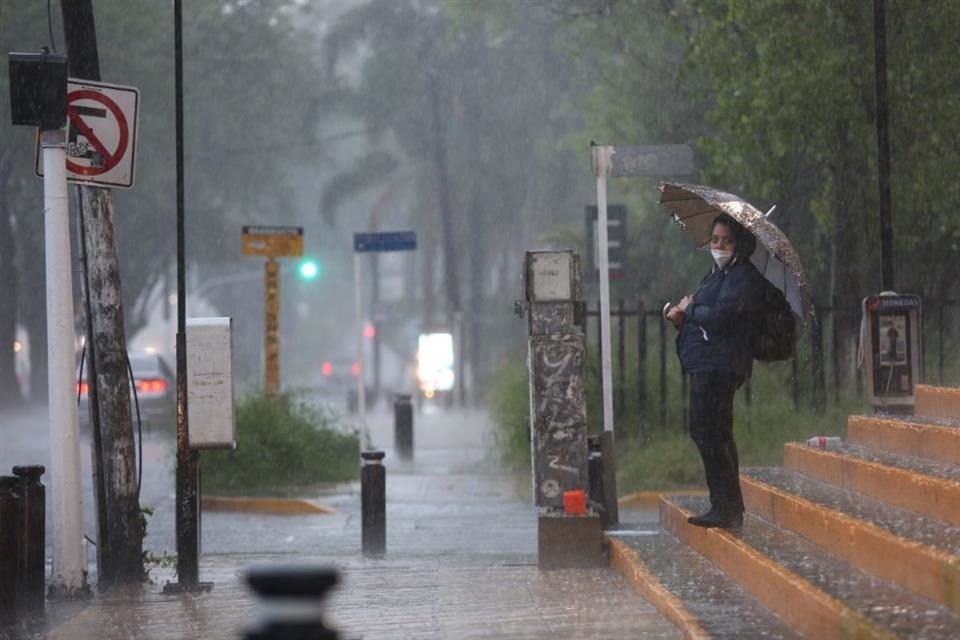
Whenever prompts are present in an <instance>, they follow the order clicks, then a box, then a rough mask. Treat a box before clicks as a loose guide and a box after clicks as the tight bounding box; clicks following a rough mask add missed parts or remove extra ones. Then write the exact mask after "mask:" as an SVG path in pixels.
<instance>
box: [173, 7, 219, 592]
mask: <svg viewBox="0 0 960 640" xmlns="http://www.w3.org/2000/svg"><path fill="white" fill-rule="evenodd" d="M173 22H174V29H173V36H174V38H173V40H174V56H175V57H174V79H175V82H174V84H175V94H176V95H175V103H176V156H177V160H176V163H177V474H176V475H177V479H176V485H177V486H176V492H177V497H176V500H177V505H176V507H177V510H176V530H177V531H176V534H177V535H176V537H177V582H168V583H167V584H166V585H164V588H163V592H164V593H168V594H172V593H180V592H183V591H201V590H203V591H206V590H209V589H211V588H212V587H213V584H212V583H210V582H200V581H199V576H200V569H199V556H200V530H199V528H200V496H199V490H198V485H199V481H198V480H199V478H198V476H199V464H198V462H199V461H198V460H197V452H196V451H193V450H191V449H190V439H189V433H190V431H189V429H190V426H189V424H188V420H187V417H188V412H187V285H186V256H185V254H186V249H185V236H186V234H185V226H186V225H185V220H184V179H183V174H184V170H183V28H182V25H183V8H182V6H181V0H174V1H173Z"/></svg>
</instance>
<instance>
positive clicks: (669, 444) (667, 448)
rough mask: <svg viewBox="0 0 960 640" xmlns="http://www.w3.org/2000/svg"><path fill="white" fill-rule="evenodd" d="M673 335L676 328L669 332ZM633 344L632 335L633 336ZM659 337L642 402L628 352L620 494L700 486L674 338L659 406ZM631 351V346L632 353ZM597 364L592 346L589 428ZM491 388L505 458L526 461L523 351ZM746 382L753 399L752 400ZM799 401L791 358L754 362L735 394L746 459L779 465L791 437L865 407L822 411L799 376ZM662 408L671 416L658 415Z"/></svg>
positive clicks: (847, 404)
mask: <svg viewBox="0 0 960 640" xmlns="http://www.w3.org/2000/svg"><path fill="white" fill-rule="evenodd" d="M670 338H671V339H672V334H671V335H670ZM628 339H629V340H630V341H631V343H632V344H635V342H634V341H635V337H632V336H631V337H629V338H628ZM656 349H657V347H656V338H651V340H650V344H649V345H648V354H649V355H648V358H647V361H646V364H645V370H646V380H647V384H646V406H645V407H640V401H639V398H638V397H637V396H638V393H637V385H638V378H637V369H636V359H635V357H628V360H627V362H626V367H627V368H626V376H625V383H624V391H625V412H624V414H623V415H617V416H616V439H617V442H618V446H617V451H618V457H617V469H618V478H619V480H618V482H619V485H618V489H619V491H620V493H621V494H623V493H629V492H631V491H639V490H667V489H680V488H683V489H685V488H695V487H701V486H703V469H702V465H701V462H700V457H699V454H698V453H697V450H696V447H695V446H694V444H693V442H692V441H691V440H690V437H689V436H688V435H687V431H686V426H685V424H684V417H685V406H686V400H685V398H684V396H683V394H682V393H681V391H682V386H681V385H682V382H681V378H680V371H679V366H678V364H677V359H676V356H675V355H674V354H673V347H672V340H671V341H670V344H669V348H668V351H667V359H666V365H667V377H666V382H667V385H668V386H667V393H666V401H667V405H666V407H664V414H661V404H660V387H659V384H660V382H659V367H660V361H659V358H658V357H656V355H655V354H656V353H657V351H656ZM628 356H629V354H628ZM613 365H614V393H615V396H614V403H615V404H616V393H617V392H618V391H619V386H618V385H619V382H618V379H617V378H618V376H617V374H616V371H617V362H616V359H615V361H614V363H613ZM598 369H599V366H598V363H597V362H596V357H595V353H594V355H593V356H592V357H591V358H588V362H587V370H586V394H587V424H588V431H590V432H599V431H600V430H601V429H602V422H603V417H602V406H601V396H600V385H599V379H598V378H599V371H598ZM809 377H810V372H809V370H808V367H807V365H806V364H801V366H800V367H799V368H798V380H799V381H801V382H803V381H804V380H806V379H807V378H809ZM495 378H496V383H495V384H494V385H493V388H492V390H491V393H490V396H489V406H490V411H491V415H492V417H493V419H494V422H495V425H496V442H497V445H498V448H499V454H500V458H501V460H502V461H503V462H505V463H506V464H508V465H510V466H512V467H514V468H521V469H522V468H525V467H528V465H529V462H530V443H529V439H528V436H527V426H526V417H527V415H528V413H529V396H528V380H527V371H526V366H525V363H524V362H523V361H522V360H521V358H520V357H519V356H514V357H513V358H512V359H509V360H505V361H503V362H502V363H501V365H500V369H499V371H498V372H497V375H496V376H495ZM748 387H749V395H750V402H747V394H748ZM801 392H802V395H801V407H800V409H799V410H798V409H796V408H795V407H794V404H793V398H792V372H791V366H790V363H789V362H786V363H771V364H759V363H758V364H756V365H755V366H754V373H753V377H752V378H751V380H750V382H749V384H748V385H745V386H744V387H742V388H741V389H740V391H738V392H737V396H736V400H735V409H734V414H735V428H734V429H735V430H734V433H735V436H736V439H737V445H738V448H739V452H740V462H741V465H742V466H768V465H778V464H781V463H782V459H783V445H784V443H786V442H793V441H800V440H805V439H806V438H808V437H810V436H813V435H841V436H842V435H845V431H846V416H847V415H848V414H850V413H854V412H858V411H862V410H863V407H862V404H861V403H859V402H858V401H856V400H853V399H851V398H846V397H845V398H841V399H839V400H834V401H832V402H831V403H830V407H829V408H828V409H827V410H826V411H825V412H823V413H822V414H817V413H816V412H815V411H813V410H812V409H811V408H810V402H809V393H808V390H807V388H806V385H805V384H801ZM661 415H665V416H666V419H665V420H661Z"/></svg>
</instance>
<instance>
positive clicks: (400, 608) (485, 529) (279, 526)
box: [18, 413, 681, 640]
mask: <svg viewBox="0 0 960 640" xmlns="http://www.w3.org/2000/svg"><path fill="white" fill-rule="evenodd" d="M415 420H416V450H415V458H414V460H412V461H400V460H398V459H397V458H396V456H394V455H393V451H392V449H391V445H392V441H393V437H392V418H391V416H389V415H388V414H380V415H375V416H372V417H371V433H372V436H373V440H374V444H375V445H377V446H378V448H383V449H385V450H386V452H387V458H386V460H385V464H386V467H387V554H386V556H385V557H384V558H382V559H369V558H364V557H363V555H362V554H361V548H360V512H359V508H360V496H359V484H356V483H354V484H350V485H346V486H341V487H336V488H334V489H332V490H331V491H330V492H329V493H327V494H325V495H317V496H314V497H315V499H317V500H318V501H321V502H323V503H325V504H329V505H330V506H333V507H334V508H335V509H336V513H334V514H332V515H324V514H317V515H308V516H276V515H263V514H253V513H210V512H207V513H205V514H204V517H203V552H202V555H201V561H200V579H201V580H203V581H212V582H214V583H215V586H214V588H213V590H212V591H211V592H209V593H201V594H181V595H175V596H169V595H164V594H163V593H162V585H163V583H164V582H166V581H167V580H171V579H173V575H172V573H171V571H170V570H169V569H166V568H161V567H153V568H152V569H151V577H152V579H153V584H148V585H144V587H143V588H142V589H132V590H127V591H124V592H121V593H111V594H98V595H96V596H95V597H94V598H92V599H91V600H89V601H87V602H85V603H82V604H65V603H53V604H51V605H50V606H49V611H48V620H47V628H46V629H43V630H36V631H35V632H33V633H30V634H20V635H19V636H18V638H31V639H33V638H56V639H63V640H94V639H96V640H121V639H122V640H128V639H133V638H135V639H137V640H144V639H154V638H155V639H157V640H160V639H163V640H173V639H194V638H196V639H200V638H203V639H214V638H224V639H226V638H233V639H236V638H240V637H242V636H241V634H242V629H243V628H244V627H245V626H246V625H247V624H249V623H251V622H252V621H253V620H254V617H255V615H256V611H255V610H256V602H255V599H254V597H253V595H252V594H251V593H250V592H249V591H248V590H247V589H246V587H245V586H244V583H243V580H242V576H243V572H244V571H245V569H246V568H248V567H249V566H252V565H255V564H262V563H297V564H303V563H307V562H309V563H316V564H319V565H323V566H327V567H334V568H336V569H337V570H338V571H339V572H340V576H341V582H340V585H339V586H338V587H337V589H336V590H335V591H334V593H333V595H332V597H331V598H329V601H328V602H327V611H328V614H329V619H330V621H331V622H332V624H333V626H335V627H336V628H337V629H338V631H339V632H340V637H341V638H347V639H357V638H364V639H375V638H384V639H394V638H396V639H401V638H403V639H406V638H410V639H413V638H417V639H424V638H435V639H447V638H449V639H459V638H513V639H530V640H533V639H540V638H543V639H547V638H550V639H565V638H569V639H573V638H598V639H605V638H610V639H613V638H617V639H621V638H679V637H681V633H680V631H679V630H678V629H677V628H676V627H674V626H673V625H672V624H671V623H670V622H669V621H667V620H666V619H665V618H664V617H663V616H661V615H660V614H659V613H658V612H657V611H656V610H655V609H654V608H653V607H652V606H651V605H650V604H649V603H647V602H646V601H645V600H644V599H642V598H641V597H640V596H639V595H638V594H637V593H636V591H635V590H634V589H633V587H632V586H631V585H630V584H628V583H627V582H626V581H625V580H624V579H623V578H621V577H620V576H619V575H617V574H616V573H614V572H613V571H611V570H609V569H596V570H566V571H547V572H544V571H540V570H539V569H538V568H537V566H536V565H537V535H536V510H535V509H534V508H533V507H532V506H531V505H530V500H529V492H530V489H529V479H528V478H525V477H519V478H518V477H513V476H509V475H505V474H504V473H502V472H501V471H499V470H498V469H497V468H496V466H495V465H494V464H492V463H491V462H490V460H489V459H488V454H487V451H488V443H489V441H490V438H491V433H490V427H489V424H488V422H487V418H486V416H485V414H482V413H468V414H461V413H435V414H417V416H416V418H415ZM169 497H170V496H167V498H169ZM171 507H172V505H168V504H167V502H166V501H163V500H162V501H161V502H160V504H158V505H157V514H156V516H155V517H154V519H152V521H151V525H150V526H151V528H152V529H153V530H152V531H151V535H150V537H148V541H150V548H151V551H154V552H155V553H159V552H162V551H163V550H165V546H166V545H167V544H169V543H170V541H172V531H169V532H167V529H168V528H169V527H168V525H169V524H172V517H170V518H169V519H170V520H171V522H167V520H168V516H167V514H166V510H167V509H168V508H171ZM630 515H632V516H633V517H635V518H637V517H645V518H648V519H650V520H651V521H655V519H656V514H655V513H648V514H630Z"/></svg>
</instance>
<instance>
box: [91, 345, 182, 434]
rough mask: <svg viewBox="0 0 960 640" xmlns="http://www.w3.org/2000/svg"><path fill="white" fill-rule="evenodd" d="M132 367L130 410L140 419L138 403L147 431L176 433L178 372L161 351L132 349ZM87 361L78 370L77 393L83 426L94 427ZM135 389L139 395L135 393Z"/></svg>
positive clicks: (130, 355)
mask: <svg viewBox="0 0 960 640" xmlns="http://www.w3.org/2000/svg"><path fill="white" fill-rule="evenodd" d="M127 356H128V357H129V359H130V369H131V370H132V371H133V379H132V380H131V390H130V391H131V393H130V411H131V415H132V416H133V420H134V429H136V426H137V423H136V420H137V407H138V406H139V409H140V420H141V424H142V426H143V430H144V432H145V433H147V432H157V433H167V434H173V433H175V432H176V428H177V386H176V375H175V374H174V373H173V370H171V369H170V367H169V366H168V365H167V363H166V362H164V360H163V358H162V357H160V355H159V354H156V353H149V352H145V351H131V352H130V353H128V354H127ZM86 368H87V367H86V362H85V363H84V366H83V371H80V372H79V374H78V378H77V379H78V384H77V393H78V395H79V413H80V428H81V429H84V430H89V429H90V425H91V422H90V408H89V401H90V400H89V396H88V387H87V373H86ZM134 391H135V392H136V397H134Z"/></svg>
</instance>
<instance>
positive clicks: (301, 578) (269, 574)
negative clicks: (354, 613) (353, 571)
mask: <svg viewBox="0 0 960 640" xmlns="http://www.w3.org/2000/svg"><path fill="white" fill-rule="evenodd" d="M246 578H247V584H248V585H250V588H251V589H253V591H254V592H255V593H256V594H257V595H258V596H260V607H259V609H260V613H259V615H258V616H257V620H256V622H255V623H254V624H253V625H252V626H250V627H249V628H248V629H247V630H246V631H245V633H244V636H243V637H244V639H245V640H337V632H336V631H335V630H334V629H329V628H327V626H326V623H325V622H324V616H323V607H322V601H323V598H324V596H326V595H327V592H328V591H330V589H332V588H333V587H334V585H336V584H337V581H338V578H337V572H336V570H334V569H329V568H326V567H315V566H309V565H307V566H303V565H266V566H262V567H253V568H252V569H249V570H248V571H247V575H246Z"/></svg>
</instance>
